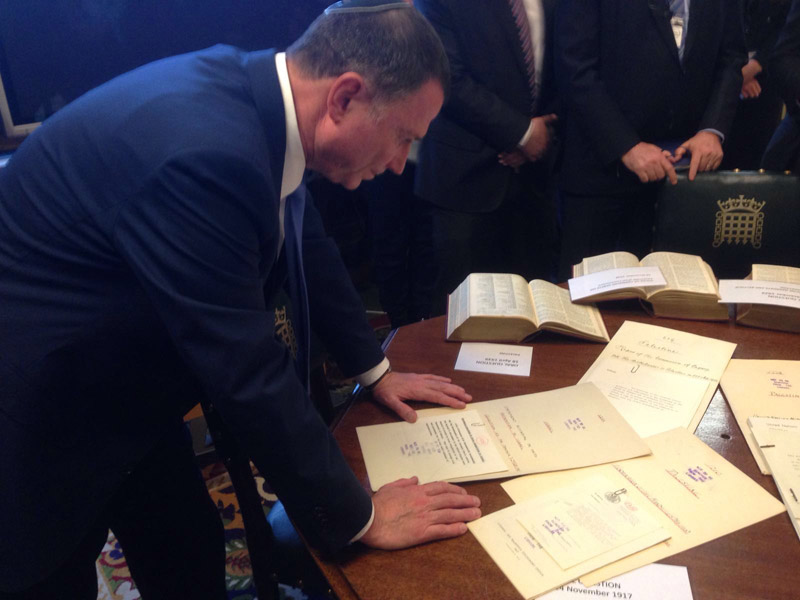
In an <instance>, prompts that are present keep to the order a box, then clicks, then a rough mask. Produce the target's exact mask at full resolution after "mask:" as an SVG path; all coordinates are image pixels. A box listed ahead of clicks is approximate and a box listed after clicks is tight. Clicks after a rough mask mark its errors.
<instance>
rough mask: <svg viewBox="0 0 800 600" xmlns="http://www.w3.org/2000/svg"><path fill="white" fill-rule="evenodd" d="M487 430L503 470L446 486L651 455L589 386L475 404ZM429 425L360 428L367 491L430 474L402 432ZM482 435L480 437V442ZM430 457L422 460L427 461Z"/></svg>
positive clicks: (433, 412)
mask: <svg viewBox="0 0 800 600" xmlns="http://www.w3.org/2000/svg"><path fill="white" fill-rule="evenodd" d="M469 410H473V411H477V412H478V413H479V414H480V416H481V419H482V420H483V422H484V423H485V425H486V426H485V427H484V428H483V429H484V432H485V435H486V437H487V438H488V441H489V442H490V444H489V445H491V446H494V447H496V448H497V449H498V450H499V453H500V456H501V457H502V459H503V461H504V465H505V468H504V469H503V470H499V469H495V471H496V472H494V473H483V474H475V475H472V476H468V477H455V478H447V480H448V481H475V480H483V479H496V478H500V477H510V476H515V475H526V474H528V473H542V472H545V471H556V470H559V469H573V468H575V467H583V466H588V465H597V464H602V463H607V462H612V461H616V460H625V459H626V458H633V457H635V456H643V455H646V454H650V449H649V448H648V447H647V444H645V443H644V442H643V441H642V439H641V438H640V437H639V436H638V435H636V432H635V431H634V430H633V429H632V428H631V426H630V425H629V424H628V423H627V422H626V421H625V419H623V418H622V416H621V415H620V414H619V412H617V410H616V409H615V408H614V407H613V406H612V405H611V403H610V402H609V401H608V400H607V399H606V397H605V396H603V394H602V393H600V390H598V389H597V387H595V386H594V385H593V384H591V383H586V384H581V385H576V386H570V387H565V388H561V389H557V390H552V391H549V392H541V393H538V394H526V395H524V396H514V397H511V398H501V399H499V400H488V401H486V402H473V403H472V404H470V405H469ZM460 412H461V411H458V410H456V409H452V408H431V409H427V410H420V411H418V413H417V414H418V417H419V420H420V421H422V420H423V419H426V418H428V417H433V416H439V415H458V414H459V413H460ZM422 427H424V425H421V424H420V423H419V421H418V422H417V423H414V424H409V423H387V424H383V425H371V426H368V427H358V428H357V429H356V433H357V434H358V440H359V443H360V444H361V452H362V453H363V455H364V462H365V464H366V467H367V474H368V475H369V479H370V485H371V487H372V488H373V490H377V489H378V488H379V487H380V485H382V484H383V483H387V482H390V481H394V480H396V479H400V478H402V477H411V476H413V475H418V473H417V472H415V469H417V468H419V469H421V470H424V471H425V472H427V467H420V466H419V463H417V464H416V465H415V464H413V463H412V462H411V461H408V460H405V459H404V456H403V454H402V446H401V444H400V443H398V441H397V439H398V438H396V437H395V434H396V432H397V431H405V432H408V433H407V434H406V435H415V434H414V431H420V430H421V428H422ZM476 435H477V434H476ZM426 457H429V458H430V460H431V461H434V460H436V457H435V456H432V455H425V454H423V455H421V456H419V457H417V458H419V460H421V461H425V460H426Z"/></svg>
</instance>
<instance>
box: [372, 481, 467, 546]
mask: <svg viewBox="0 0 800 600" xmlns="http://www.w3.org/2000/svg"><path fill="white" fill-rule="evenodd" d="M417 482H418V479H417V478H416V477H411V478H410V479H398V480H397V481H393V482H392V483H387V484H386V485H384V486H383V487H382V488H381V489H379V490H378V491H377V492H376V493H375V495H374V496H373V497H372V502H373V504H374V505H375V520H374V521H373V522H372V525H371V526H370V528H369V529H368V530H367V532H366V533H365V534H364V536H363V537H362V538H361V540H360V541H361V542H362V543H364V544H366V545H367V546H371V547H373V548H382V549H384V550H398V549H400V548H408V547H410V546H416V545H417V544H424V543H426V542H431V541H433V540H440V539H445V538H451V537H456V536H459V535H463V534H464V533H466V532H467V521H474V520H475V519H477V518H478V517H480V516H481V511H480V509H479V508H478V507H479V506H480V505H481V501H480V498H478V497H477V496H471V495H469V494H467V491H466V490H465V489H464V488H462V487H459V486H457V485H453V484H451V483H445V482H444V481H436V482H434V483H426V484H425V485H418V483H417Z"/></svg>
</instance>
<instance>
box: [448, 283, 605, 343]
mask: <svg viewBox="0 0 800 600" xmlns="http://www.w3.org/2000/svg"><path fill="white" fill-rule="evenodd" d="M543 329H546V330H550V331H557V332H559V333H564V334H566V335H572V336H575V337H579V338H583V339H587V340H592V341H597V342H607V341H608V339H609V338H608V332H607V331H606V326H605V324H604V323H603V319H602V317H601V316H600V311H599V310H597V308H596V307H594V306H582V305H579V304H573V303H572V301H571V300H570V297H569V291H567V290H566V289H563V288H560V287H558V286H557V285H554V284H552V283H550V282H548V281H543V280H541V279H534V280H533V281H531V282H530V283H528V282H527V281H525V279H524V278H523V277H521V276H519V275H512V274H508V273H472V274H470V275H468V276H467V278H466V279H465V280H464V281H463V282H462V283H461V285H459V286H458V287H457V288H456V289H455V291H454V292H453V293H452V294H450V296H449V298H448V303H447V339H448V340H449V341H471V342H521V341H523V340H525V339H526V338H528V337H530V336H531V335H533V334H534V333H536V332H538V331H540V330H543Z"/></svg>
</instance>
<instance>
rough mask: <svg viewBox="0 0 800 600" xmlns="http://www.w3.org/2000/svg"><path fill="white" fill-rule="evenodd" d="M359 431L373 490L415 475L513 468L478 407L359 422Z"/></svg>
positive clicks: (424, 478) (425, 478)
mask: <svg viewBox="0 0 800 600" xmlns="http://www.w3.org/2000/svg"><path fill="white" fill-rule="evenodd" d="M356 433H357V434H358V441H359V443H360V444H361V451H362V452H363V453H364V461H365V462H366V466H367V474H368V475H369V480H370V483H371V485H372V489H373V490H377V489H378V488H380V487H381V486H382V485H384V484H386V483H389V482H391V481H395V480H396V479H400V478H402V477H412V476H414V475H416V476H417V477H419V482H420V483H428V482H430V481H439V480H443V479H453V478H458V477H466V478H468V479H475V478H477V476H479V475H484V474H486V473H492V472H497V471H507V470H508V468H507V467H506V465H505V462H504V461H503V459H502V458H501V456H500V454H499V452H498V450H497V448H496V447H495V443H494V441H493V440H492V438H491V437H490V436H489V435H487V434H486V424H485V423H484V421H483V419H482V418H481V416H480V415H479V414H478V412H477V411H475V410H462V411H458V412H453V413H451V414H447V415H438V416H431V417H422V415H420V418H419V419H418V420H417V422H416V423H405V422H402V423H386V424H384V425H371V426H368V427H358V428H356Z"/></svg>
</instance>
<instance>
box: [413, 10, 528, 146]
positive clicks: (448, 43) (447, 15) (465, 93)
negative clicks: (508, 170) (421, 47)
mask: <svg viewBox="0 0 800 600" xmlns="http://www.w3.org/2000/svg"><path fill="white" fill-rule="evenodd" d="M454 5H455V6H456V8H458V3H457V2H456V3H454ZM414 6H415V7H416V8H417V9H418V10H419V11H420V12H421V13H422V14H423V15H425V17H426V18H427V19H428V21H429V22H430V23H431V25H433V28H434V29H435V30H436V32H437V33H438V34H439V37H440V38H441V40H442V44H443V45H444V48H445V51H446V52H447V58H448V60H449V61H450V77H451V80H450V96H449V98H448V100H447V104H446V106H445V108H444V111H445V112H446V113H447V115H448V116H450V117H451V118H452V119H453V120H454V121H456V122H457V123H459V124H460V125H461V126H462V127H464V128H465V129H467V130H468V131H470V132H471V133H473V134H475V135H477V136H478V137H480V138H481V139H483V140H485V141H486V143H487V144H489V145H490V146H492V147H493V148H495V149H497V150H498V151H505V150H512V149H514V148H516V146H517V144H518V143H519V141H520V140H521V139H522V136H523V135H525V131H527V129H528V125H529V123H530V117H529V116H528V115H525V114H523V113H521V112H519V111H518V110H517V109H515V108H514V107H512V106H511V105H509V104H508V103H507V102H505V101H504V100H502V99H501V98H499V97H498V96H497V95H496V94H494V93H493V92H492V91H491V90H490V89H489V88H487V87H486V86H484V85H482V84H481V83H480V82H479V81H477V80H476V79H475V78H474V77H473V76H472V75H471V74H470V71H469V66H468V65H467V64H465V61H464V59H463V58H462V52H461V47H460V44H461V36H460V35H459V33H458V32H457V31H456V21H455V18H454V15H453V13H452V11H451V10H450V3H449V2H448V1H447V0H416V1H415V2H414ZM462 10H463V7H462ZM487 52H491V49H487Z"/></svg>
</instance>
